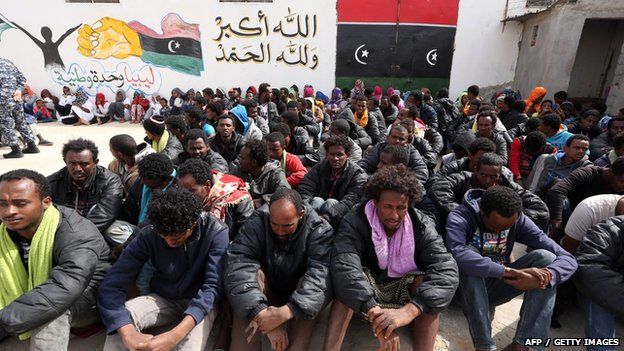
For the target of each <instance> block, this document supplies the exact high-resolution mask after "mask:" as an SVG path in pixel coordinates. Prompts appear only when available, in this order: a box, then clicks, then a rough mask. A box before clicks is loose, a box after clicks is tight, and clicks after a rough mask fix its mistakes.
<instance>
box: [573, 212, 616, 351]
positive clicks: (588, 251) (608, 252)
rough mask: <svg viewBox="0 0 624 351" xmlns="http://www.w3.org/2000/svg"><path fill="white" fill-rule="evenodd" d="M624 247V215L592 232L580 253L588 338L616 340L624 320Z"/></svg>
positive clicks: (580, 284) (580, 286) (579, 282)
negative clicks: (619, 321) (617, 325)
mask: <svg viewBox="0 0 624 351" xmlns="http://www.w3.org/2000/svg"><path fill="white" fill-rule="evenodd" d="M623 248H624V216H617V217H611V218H609V219H607V220H606V221H604V222H602V223H600V224H598V225H596V226H594V227H593V228H592V229H590V230H588V231H587V234H586V235H585V238H584V239H583V243H582V244H581V246H580V247H579V248H578V249H577V251H576V259H577V262H578V271H577V274H576V278H575V284H576V287H577V288H578V289H579V291H581V293H582V294H583V295H584V300H585V301H584V305H585V337H587V338H601V339H602V338H615V318H616V317H617V318H619V319H622V318H624V304H623V303H622V298H623V295H624V281H623V280H622V276H623V275H624V249H623ZM612 346H613V345H612ZM602 349H603V348H600V350H602ZM615 349H616V348H615V347H613V348H608V347H605V348H604V350H615Z"/></svg>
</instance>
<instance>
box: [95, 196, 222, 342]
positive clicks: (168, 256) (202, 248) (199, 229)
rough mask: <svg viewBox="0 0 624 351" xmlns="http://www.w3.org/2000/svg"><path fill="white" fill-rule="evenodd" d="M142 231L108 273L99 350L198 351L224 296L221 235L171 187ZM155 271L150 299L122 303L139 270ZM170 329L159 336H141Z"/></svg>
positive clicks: (101, 296)
mask: <svg viewBox="0 0 624 351" xmlns="http://www.w3.org/2000/svg"><path fill="white" fill-rule="evenodd" d="M148 216H149V221H150V223H151V225H150V226H148V227H145V228H144V229H143V230H142V231H141V233H140V234H139V235H137V236H136V237H135V238H134V240H132V241H131V242H130V244H129V245H128V247H126V249H125V250H124V251H123V253H122V254H121V257H120V258H119V260H118V261H117V262H116V263H115V265H114V266H113V267H112V268H111V270H110V271H109V272H108V275H107V276H106V278H105V279H104V281H103V282H102V285H101V287H100V291H99V293H98V299H97V303H98V309H99V311H100V313H101V315H102V321H103V322H104V325H105V326H106V331H107V332H108V333H109V335H108V336H107V337H106V344H105V345H104V350H125V349H129V350H154V349H158V348H161V349H167V350H171V349H173V348H176V349H179V350H189V351H190V350H195V351H202V350H204V347H205V346H206V343H207V341H208V336H209V335H210V330H211V329H212V325H213V322H214V318H215V316H216V314H217V313H216V309H215V306H216V305H217V303H218V302H219V300H220V299H221V298H222V296H223V290H222V282H223V281H222V274H223V264H224V261H225V253H226V249H227V246H228V229H227V227H226V226H225V224H223V223H222V222H221V221H219V220H217V219H216V218H214V217H212V216H210V215H208V214H207V213H202V204H201V202H200V201H199V200H198V199H197V198H196V197H195V196H194V195H193V194H191V193H190V192H188V191H186V190H181V189H172V190H170V191H168V192H166V193H164V194H163V195H161V196H159V197H158V198H155V199H154V201H152V202H151V203H150V205H149V210H148ZM148 261H151V263H152V265H153V267H154V268H155V272H154V275H153V277H152V279H151V284H150V287H151V291H152V292H151V293H150V294H149V295H147V296H140V297H136V298H134V299H132V300H129V301H126V294H127V291H128V287H129V286H131V285H132V284H133V283H134V282H135V281H136V279H137V277H138V275H139V273H140V272H141V269H142V267H143V265H144V264H145V263H146V262H148ZM168 324H173V325H174V327H173V328H171V329H169V330H167V331H166V332H164V333H161V334H158V335H150V334H147V333H146V332H145V331H146V329H149V328H151V327H157V326H165V325H168Z"/></svg>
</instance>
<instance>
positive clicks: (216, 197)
mask: <svg viewBox="0 0 624 351" xmlns="http://www.w3.org/2000/svg"><path fill="white" fill-rule="evenodd" d="M178 187H180V188H182V189H187V190H189V191H190V192H192V193H193V194H194V195H195V196H196V197H197V198H198V199H199V200H200V201H201V202H202V203H203V204H204V211H206V212H210V213H212V214H213V215H214V216H215V217H217V218H219V219H220V220H221V221H223V222H224V223H225V224H227V226H228V227H229V228H230V240H232V239H234V237H235V236H236V234H238V230H239V229H240V228H241V227H242V226H243V223H245V221H246V220H247V218H249V217H250V216H251V215H252V213H253V211H254V206H253V201H252V199H251V195H250V194H249V191H247V189H246V185H245V183H244V182H243V180H242V179H240V178H238V177H235V176H233V175H231V174H223V173H221V172H218V171H216V170H213V169H211V168H210V166H209V165H208V164H207V163H206V162H203V161H201V160H200V159H196V158H192V159H190V160H187V161H186V162H184V163H183V164H181V165H180V167H179V168H178Z"/></svg>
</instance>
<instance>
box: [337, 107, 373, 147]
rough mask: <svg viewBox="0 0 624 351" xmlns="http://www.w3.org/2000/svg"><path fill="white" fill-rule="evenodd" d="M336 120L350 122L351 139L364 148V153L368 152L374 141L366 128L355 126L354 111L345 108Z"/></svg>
mask: <svg viewBox="0 0 624 351" xmlns="http://www.w3.org/2000/svg"><path fill="white" fill-rule="evenodd" d="M336 119H344V120H346V121H347V122H349V126H350V127H351V132H350V133H349V137H350V138H351V139H352V140H353V141H354V142H355V143H356V144H357V145H358V146H359V147H361V148H362V151H364V152H365V151H366V149H368V147H369V146H371V145H372V144H373V140H372V138H371V136H370V135H368V133H367V132H366V131H365V130H364V128H362V127H360V126H359V125H357V124H355V119H354V117H353V111H351V109H350V108H348V107H347V108H345V109H343V110H342V111H340V112H339V113H338V116H336Z"/></svg>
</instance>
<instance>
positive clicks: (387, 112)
mask: <svg viewBox="0 0 624 351" xmlns="http://www.w3.org/2000/svg"><path fill="white" fill-rule="evenodd" d="M380 111H381V113H383V116H384V120H385V122H386V126H391V125H392V123H394V121H395V120H396V119H397V117H398V116H399V109H398V108H397V107H396V106H394V105H393V104H390V105H389V106H388V108H387V109H382V108H380Z"/></svg>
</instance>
